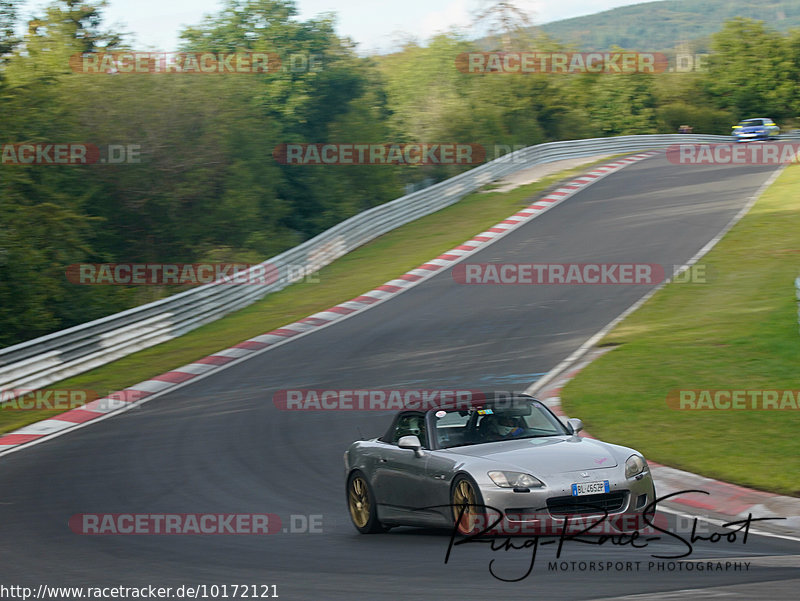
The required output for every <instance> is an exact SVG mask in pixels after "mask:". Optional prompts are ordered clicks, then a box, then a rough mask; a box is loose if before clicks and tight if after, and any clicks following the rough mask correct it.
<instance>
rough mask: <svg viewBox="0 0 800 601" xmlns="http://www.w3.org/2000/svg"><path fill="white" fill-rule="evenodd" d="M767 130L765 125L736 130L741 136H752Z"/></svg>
mask: <svg viewBox="0 0 800 601" xmlns="http://www.w3.org/2000/svg"><path fill="white" fill-rule="evenodd" d="M765 129H767V126H766V125H750V126H748V127H739V128H737V129H736V131H737V132H738V133H741V134H754V133H758V132H760V131H764V130H765Z"/></svg>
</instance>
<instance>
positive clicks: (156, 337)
mask: <svg viewBox="0 0 800 601" xmlns="http://www.w3.org/2000/svg"><path fill="white" fill-rule="evenodd" d="M726 141H730V137H729V136H706V135H692V134H663V135H640V136H621V137H615V138H593V139H589V140H569V141H563V142H549V143H547V144H539V145H537V146H530V147H528V148H523V149H521V150H517V151H515V152H512V153H509V154H507V155H504V156H502V157H500V158H497V159H495V160H493V161H491V162H488V163H485V164H483V165H480V166H479V167H476V168H475V169H471V170H469V171H466V172H464V173H461V174H459V175H457V176H455V177H452V178H450V179H448V180H445V181H443V182H439V183H438V184H434V185H432V186H430V187H428V188H425V189H424V190H419V191H417V192H413V193H411V194H407V195H406V196H402V197H400V198H397V199H395V200H393V201H391V202H388V203H385V204H382V205H379V206H377V207H373V208H371V209H369V210H367V211H364V212H363V213H359V214H358V215H355V216H353V217H351V218H349V219H347V220H345V221H343V222H341V223H339V224H337V225H335V226H333V227H332V228H330V229H328V230H326V231H324V232H322V233H321V234H319V235H318V236H315V237H314V238H311V239H310V240H307V241H306V242H304V243H303V244H300V245H299V246H296V247H294V248H291V249H289V250H287V251H286V252H283V253H281V254H279V255H277V256H275V257H272V258H271V259H269V260H268V261H265V263H269V264H271V265H273V266H274V267H276V268H277V269H278V270H279V274H280V275H279V277H278V279H277V280H276V281H275V282H273V283H272V284H270V285H221V284H216V283H212V284H206V285H204V286H198V287H197V288H193V289H191V290H188V291H186V292H182V293H180V294H175V295H173V296H170V297H167V298H164V299H162V300H159V301H155V302H152V303H149V304H146V305H142V306H139V307H135V308H133V309H129V310H127V311H122V312H121V313H116V314H114V315H109V316H108V317H104V318H102V319H97V320H95V321H91V322H88V323H85V324H81V325H79V326H75V327H72V328H69V329H66V330H61V331H59V332H54V333H52V334H48V335H47V336H42V337H40V338H36V339H34V340H29V341H27V342H23V343H21V344H17V345H14V346H10V347H7V348H5V349H2V350H0V390H2V389H6V390H8V389H24V388H40V387H43V386H47V385H49V384H51V383H53V382H57V381H59V380H63V379H64V378H67V377H70V376H73V375H75V374H79V373H81V372H84V371H88V370H90V369H93V368H95V367H98V366H100V365H104V364H106V363H110V362H111V361H114V360H115V359H119V358H120V357H124V356H126V355H129V354H131V353H134V352H136V351H139V350H141V349H144V348H148V347H150V346H154V345H156V344H159V343H161V342H164V341H166V340H171V339H173V338H176V337H178V336H180V335H182V334H185V333H186V332H189V331H191V330H193V329H195V328H198V327H200V326H202V325H203V324H206V323H209V322H211V321H214V320H216V319H219V318H221V317H223V316H224V315H227V314H228V313H231V312H233V311H235V310H237V309H241V308H242V307H246V306H247V305H249V304H251V303H253V302H255V301H256V300H258V299H260V298H262V297H263V296H265V295H267V294H269V293H270V292H275V291H277V290H281V289H282V288H284V287H285V286H287V285H288V284H290V283H291V281H289V277H288V274H287V268H288V267H289V266H299V265H302V266H304V267H306V268H308V269H311V270H315V269H319V268H320V267H323V266H325V265H327V264H329V263H331V262H332V261H334V260H335V259H337V258H339V257H341V256H342V255H344V254H346V253H348V252H350V251H351V250H353V249H355V248H358V247H359V246H362V245H363V244H366V243H367V242H369V241H370V240H373V239H374V238H377V237H378V236H380V235H382V234H385V233H386V232H389V231H391V230H393V229H395V228H397V227H399V226H401V225H404V224H406V223H409V222H411V221H414V220H415V219H418V218H419V217H422V216H424V215H428V214H430V213H433V212H435V211H438V210H440V209H442V208H444V207H446V206H448V205H451V204H453V203H455V202H458V201H459V200H460V199H461V198H462V197H464V196H465V195H466V194H468V193H470V192H473V191H474V190H477V189H478V188H480V187H481V186H483V185H484V184H487V183H489V182H491V181H493V180H496V179H498V178H500V177H503V176H505V175H507V174H509V173H512V172H515V171H520V170H522V169H526V168H529V167H532V166H534V165H537V164H542V163H550V162H553V161H558V160H562V159H570V158H578V157H586V156H593V155H598V154H618V153H624V152H635V151H640V150H648V149H653V148H662V147H665V146H669V145H670V144H675V143H680V142H683V143H703V142H726Z"/></svg>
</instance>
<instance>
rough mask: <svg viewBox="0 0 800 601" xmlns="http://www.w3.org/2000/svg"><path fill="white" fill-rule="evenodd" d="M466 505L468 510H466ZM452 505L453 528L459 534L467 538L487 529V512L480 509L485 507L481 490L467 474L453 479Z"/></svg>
mask: <svg viewBox="0 0 800 601" xmlns="http://www.w3.org/2000/svg"><path fill="white" fill-rule="evenodd" d="M465 503H466V504H467V507H466V509H464V504H465ZM450 505H451V508H452V511H453V527H454V528H455V529H456V531H457V532H458V533H459V534H461V535H463V536H467V535H469V534H474V533H476V532H479V531H480V530H482V529H483V528H485V527H486V512H485V511H481V509H480V507H481V506H483V496H482V495H481V490H480V488H478V485H477V484H476V483H475V480H473V479H472V478H470V477H469V476H467V475H466V474H459V475H458V476H456V477H455V478H454V479H453V484H452V486H451V487H450ZM476 505H477V507H475V506H476ZM462 510H463V512H464V513H463V514H462V513H461V512H462ZM459 516H460V517H461V519H460V520H459Z"/></svg>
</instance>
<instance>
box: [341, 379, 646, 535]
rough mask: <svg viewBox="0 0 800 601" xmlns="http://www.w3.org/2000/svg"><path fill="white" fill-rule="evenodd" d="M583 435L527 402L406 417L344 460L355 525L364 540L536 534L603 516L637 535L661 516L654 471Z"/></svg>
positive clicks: (514, 399)
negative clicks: (416, 532)
mask: <svg viewBox="0 0 800 601" xmlns="http://www.w3.org/2000/svg"><path fill="white" fill-rule="evenodd" d="M582 427H583V424H582V423H581V420H579V419H570V420H568V422H567V424H566V425H564V424H563V423H562V422H561V421H560V420H559V419H558V418H557V417H556V416H555V415H554V414H553V413H552V412H551V411H550V410H549V409H548V408H547V407H546V406H545V405H544V404H543V403H541V402H540V401H538V400H536V399H535V398H533V397H530V396H528V395H522V394H514V395H506V396H498V395H492V396H490V397H487V398H485V399H483V400H480V401H476V400H472V401H470V402H469V404H468V406H466V405H461V406H456V407H449V408H444V407H442V408H434V409H430V410H427V411H401V412H400V413H398V414H397V415H396V416H395V418H394V420H393V421H392V425H391V426H390V427H389V429H388V430H387V431H386V433H385V434H384V435H383V436H380V437H378V438H373V439H371V440H361V441H357V442H354V443H353V444H352V445H351V446H350V448H349V449H348V450H347V451H346V452H345V454H344V463H345V470H346V472H345V473H346V480H347V504H348V508H349V510H350V516H351V518H352V520H353V524H354V525H355V527H356V528H357V529H358V530H359V532H362V533H365V534H366V533H374V532H381V531H385V530H387V529H388V528H391V527H393V526H400V525H407V526H423V527H437V528H438V527H446V528H453V526H454V525H455V526H456V528H457V529H458V531H459V532H460V533H462V534H469V533H476V532H477V531H478V530H480V531H481V532H489V533H495V532H497V533H503V534H507V533H521V534H524V533H531V534H536V533H543V532H546V531H547V530H548V529H549V528H557V527H558V526H559V525H564V524H569V525H573V524H574V523H575V520H578V521H580V519H585V518H586V516H598V515H599V516H602V517H601V519H600V520H599V521H603V520H605V521H606V522H607V523H609V524H614V527H615V528H617V530H619V531H630V530H635V529H638V527H639V524H641V523H642V518H643V514H644V512H645V511H647V512H648V514H651V513H652V512H653V511H654V507H655V488H654V486H653V479H652V477H651V475H650V470H649V468H648V465H647V462H646V461H645V459H644V457H642V455H640V454H639V453H637V452H636V451H634V450H633V449H629V448H626V447H622V446H618V445H614V444H609V443H605V442H601V441H599V440H593V439H590V438H582V437H580V436H578V432H579V431H580V430H581V428H582ZM629 518H634V519H633V520H632V521H631V520H630V519H629ZM632 523H633V524H635V525H634V526H632V527H631V526H630V525H631V524H632ZM620 524H621V525H620ZM489 527H492V528H493V529H492V530H491V531H489V530H488V528H489ZM593 533H595V531H589V532H588V534H593Z"/></svg>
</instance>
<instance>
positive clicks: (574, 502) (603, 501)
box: [547, 490, 628, 515]
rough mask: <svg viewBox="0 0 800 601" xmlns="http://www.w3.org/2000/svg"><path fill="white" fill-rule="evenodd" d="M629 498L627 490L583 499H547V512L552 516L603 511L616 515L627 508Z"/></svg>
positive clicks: (587, 496) (588, 496)
mask: <svg viewBox="0 0 800 601" xmlns="http://www.w3.org/2000/svg"><path fill="white" fill-rule="evenodd" d="M627 498H628V491H627V490H618V491H614V492H606V493H601V494H599V495H586V496H583V497H572V496H570V497H550V498H549V499H547V510H548V511H549V512H550V515H589V514H598V513H603V511H607V512H608V513H614V512H615V511H619V510H620V509H622V508H623V507H624V506H625V500H626V499H627Z"/></svg>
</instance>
